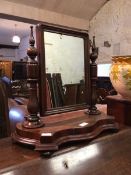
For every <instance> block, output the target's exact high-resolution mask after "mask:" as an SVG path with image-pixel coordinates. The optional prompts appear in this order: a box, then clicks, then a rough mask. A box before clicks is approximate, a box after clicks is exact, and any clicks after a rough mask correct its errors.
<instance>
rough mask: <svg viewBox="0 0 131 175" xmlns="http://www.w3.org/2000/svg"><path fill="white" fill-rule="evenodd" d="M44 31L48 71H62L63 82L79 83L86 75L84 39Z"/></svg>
mask: <svg viewBox="0 0 131 175" xmlns="http://www.w3.org/2000/svg"><path fill="white" fill-rule="evenodd" d="M44 33H45V36H44V38H45V57H46V72H47V73H61V77H62V82H63V84H71V83H79V82H80V80H82V79H83V77H84V41H83V39H82V38H78V37H72V36H67V35H60V34H54V33H50V32H44Z"/></svg>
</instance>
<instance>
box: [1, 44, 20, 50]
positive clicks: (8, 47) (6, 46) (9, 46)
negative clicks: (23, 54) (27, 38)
mask: <svg viewBox="0 0 131 175" xmlns="http://www.w3.org/2000/svg"><path fill="white" fill-rule="evenodd" d="M3 48H6V49H18V48H19V46H13V45H6V44H0V49H3Z"/></svg>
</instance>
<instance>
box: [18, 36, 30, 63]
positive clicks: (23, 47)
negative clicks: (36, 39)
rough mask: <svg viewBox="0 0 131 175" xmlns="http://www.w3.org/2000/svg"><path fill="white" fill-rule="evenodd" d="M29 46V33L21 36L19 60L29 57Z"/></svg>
mask: <svg viewBox="0 0 131 175" xmlns="http://www.w3.org/2000/svg"><path fill="white" fill-rule="evenodd" d="M28 47H29V35H28V36H25V37H23V38H21V41H20V45H19V49H18V61H20V59H23V58H25V57H27V48H28Z"/></svg>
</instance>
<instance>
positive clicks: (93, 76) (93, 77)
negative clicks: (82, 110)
mask: <svg viewBox="0 0 131 175" xmlns="http://www.w3.org/2000/svg"><path fill="white" fill-rule="evenodd" d="M91 49H92V53H91V54H90V60H91V63H90V81H91V87H90V88H91V94H90V104H89V109H88V111H87V113H88V114H89V115H98V114H100V113H101V112H100V111H99V110H98V109H97V107H96V102H97V94H96V88H97V64H96V59H97V58H98V47H96V45H95V36H93V43H91Z"/></svg>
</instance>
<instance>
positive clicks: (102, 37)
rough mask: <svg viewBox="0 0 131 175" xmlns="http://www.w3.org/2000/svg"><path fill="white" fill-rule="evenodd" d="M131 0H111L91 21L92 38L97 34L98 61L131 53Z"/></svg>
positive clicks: (107, 60)
mask: <svg viewBox="0 0 131 175" xmlns="http://www.w3.org/2000/svg"><path fill="white" fill-rule="evenodd" d="M130 9H131V0H110V1H109V2H108V3H106V4H105V5H104V6H103V7H102V8H101V9H100V10H99V12H98V13H97V14H96V15H95V16H94V17H93V19H92V20H91V21H90V27H89V34H90V38H92V36H93V35H95V36H96V44H97V46H98V47H99V58H98V63H110V62H111V57H112V56H113V55H131V18H130V16H131V10H130Z"/></svg>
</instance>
